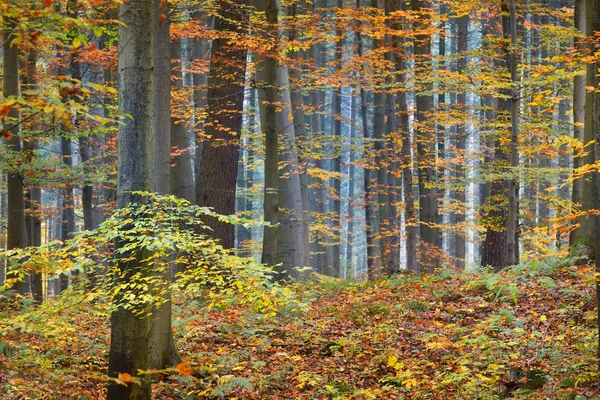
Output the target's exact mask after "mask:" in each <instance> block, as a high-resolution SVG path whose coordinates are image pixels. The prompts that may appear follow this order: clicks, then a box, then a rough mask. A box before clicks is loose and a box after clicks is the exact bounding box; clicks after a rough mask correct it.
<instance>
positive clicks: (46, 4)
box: [44, 0, 53, 7]
mask: <svg viewBox="0 0 600 400" xmlns="http://www.w3.org/2000/svg"><path fill="white" fill-rule="evenodd" d="M52 1H53V0H44V5H45V6H46V7H50V6H51V5H52Z"/></svg>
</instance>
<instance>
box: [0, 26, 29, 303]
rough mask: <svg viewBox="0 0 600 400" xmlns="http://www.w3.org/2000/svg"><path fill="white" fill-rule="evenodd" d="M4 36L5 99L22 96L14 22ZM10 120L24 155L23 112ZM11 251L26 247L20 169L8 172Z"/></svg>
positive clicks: (11, 145) (15, 144)
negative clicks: (21, 132)
mask: <svg viewBox="0 0 600 400" xmlns="http://www.w3.org/2000/svg"><path fill="white" fill-rule="evenodd" d="M4 24H5V26H4V35H3V50H4V52H3V58H4V79H3V82H4V84H3V85H4V86H3V94H4V97H5V98H6V97H9V96H18V95H19V46H16V45H15V46H13V45H12V41H13V39H14V37H13V36H12V31H13V28H14V21H13V20H11V19H9V20H5V21H4ZM8 117H9V118H10V122H9V124H8V126H9V127H10V128H9V129H8V130H9V131H10V138H7V139H6V142H5V143H6V145H7V148H8V150H10V151H12V152H14V153H15V155H20V153H21V138H20V136H19V135H20V128H19V127H20V118H21V116H20V113H19V109H18V108H16V107H11V109H10V111H9V113H8ZM6 181H7V184H6V187H7V215H8V221H7V231H6V234H7V243H6V248H7V250H11V249H21V248H23V247H25V240H26V238H25V200H24V199H25V198H24V195H25V193H24V188H23V177H22V176H21V173H20V172H19V170H18V169H17V168H16V166H11V169H10V170H9V171H8V172H7V179H6ZM14 288H15V290H16V291H17V293H20V294H25V290H26V286H25V283H24V282H18V283H17V284H16V285H15V287H14Z"/></svg>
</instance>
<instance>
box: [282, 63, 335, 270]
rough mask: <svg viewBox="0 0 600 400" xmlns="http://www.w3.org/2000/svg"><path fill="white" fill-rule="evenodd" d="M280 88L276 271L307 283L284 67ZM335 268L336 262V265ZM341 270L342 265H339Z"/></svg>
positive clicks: (287, 84) (294, 141)
mask: <svg viewBox="0 0 600 400" xmlns="http://www.w3.org/2000/svg"><path fill="white" fill-rule="evenodd" d="M277 87H278V89H279V99H278V104H279V107H280V110H278V112H277V120H276V123H277V131H278V132H279V134H280V136H281V142H282V146H281V150H280V162H281V164H282V167H281V172H280V176H279V207H280V210H279V212H280V214H279V228H278V232H277V263H278V264H281V266H278V267H277V268H276V270H278V271H279V272H280V275H278V278H280V279H287V278H290V277H291V278H295V279H298V280H303V279H304V278H305V274H302V273H299V272H298V271H297V270H296V268H302V267H304V266H305V264H304V262H305V261H306V252H307V251H308V249H307V248H305V247H304V246H305V241H304V218H303V206H302V193H301V185H300V174H299V169H298V155H297V154H296V150H295V148H296V136H295V132H294V125H293V124H291V123H290V119H293V117H292V109H291V98H290V91H289V81H288V72H287V67H284V66H280V67H279V69H278V71H277ZM333 265H334V268H335V260H334V262H333ZM338 266H339V264H338ZM333 276H339V270H334V271H333Z"/></svg>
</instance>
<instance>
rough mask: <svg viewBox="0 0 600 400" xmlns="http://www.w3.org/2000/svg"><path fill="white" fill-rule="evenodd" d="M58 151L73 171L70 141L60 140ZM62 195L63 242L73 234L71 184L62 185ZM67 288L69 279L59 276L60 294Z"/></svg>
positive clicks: (68, 167)
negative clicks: (59, 150)
mask: <svg viewBox="0 0 600 400" xmlns="http://www.w3.org/2000/svg"><path fill="white" fill-rule="evenodd" d="M60 149H61V154H62V162H63V165H64V168H65V169H66V170H67V171H72V169H73V157H72V151H71V141H70V140H69V139H67V138H66V137H64V136H62V137H61V138H60ZM63 185H64V188H63V195H62V219H61V220H62V222H61V234H60V238H61V240H62V241H63V242H64V241H65V240H67V239H69V238H70V237H71V234H72V233H73V232H75V230H76V229H77V228H76V225H75V198H74V197H73V186H72V185H71V182H64V183H63ZM68 286H69V277H68V276H67V275H66V274H61V275H60V292H61V293H62V292H63V291H64V290H65V289H66V288H67V287H68Z"/></svg>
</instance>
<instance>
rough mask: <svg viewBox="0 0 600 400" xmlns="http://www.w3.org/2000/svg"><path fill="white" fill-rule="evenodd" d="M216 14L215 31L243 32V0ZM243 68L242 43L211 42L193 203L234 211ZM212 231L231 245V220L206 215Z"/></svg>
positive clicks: (225, 3)
mask: <svg viewBox="0 0 600 400" xmlns="http://www.w3.org/2000/svg"><path fill="white" fill-rule="evenodd" d="M219 4H220V12H219V16H217V17H215V30H216V31H218V32H237V33H243V29H244V28H243V27H242V26H240V25H239V23H238V21H239V22H242V25H244V24H243V23H244V22H245V21H248V10H247V4H248V3H247V0H237V1H235V2H229V1H226V0H221V1H220V2H219ZM245 72H246V49H245V48H244V47H237V46H236V45H235V43H233V42H232V41H229V40H227V39H225V38H217V39H215V40H214V41H213V43H212V50H211V65H210V72H209V77H208V95H207V107H208V116H207V119H206V121H205V123H204V130H205V133H206V135H207V137H208V138H210V139H209V140H208V141H206V142H205V143H204V144H203V146H202V156H201V160H200V169H199V171H198V181H197V183H198V185H197V190H196V203H197V204H198V205H199V206H205V207H212V208H213V209H214V211H216V212H217V213H219V214H223V215H232V214H234V213H235V189H236V183H237V171H238V168H237V167H238V166H237V163H238V158H239V137H240V132H241V129H242V108H243V101H244V86H245ZM206 224H207V226H209V227H210V228H211V229H212V233H211V236H212V237H214V238H215V239H219V240H220V241H221V244H222V245H223V246H224V247H225V248H233V247H234V246H235V236H234V233H235V231H234V226H233V225H232V224H228V223H224V222H219V221H218V220H217V219H215V218H212V217H208V218H207V219H206Z"/></svg>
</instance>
